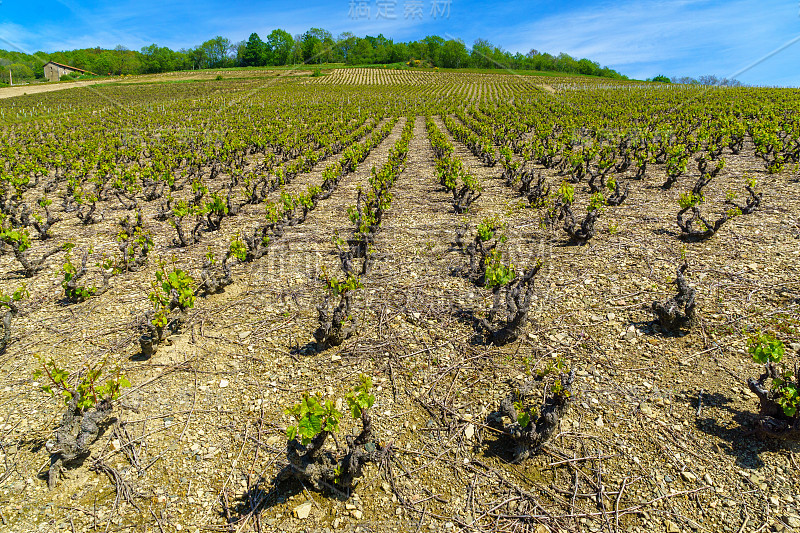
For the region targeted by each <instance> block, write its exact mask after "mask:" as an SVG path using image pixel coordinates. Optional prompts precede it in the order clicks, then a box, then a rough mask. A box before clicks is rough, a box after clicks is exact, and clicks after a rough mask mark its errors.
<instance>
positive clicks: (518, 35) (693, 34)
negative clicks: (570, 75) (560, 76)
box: [507, 0, 800, 83]
mask: <svg viewBox="0 0 800 533" xmlns="http://www.w3.org/2000/svg"><path fill="white" fill-rule="evenodd" d="M797 34H800V19H798V14H797V6H796V5H791V4H789V3H788V2H783V1H779V0H767V1H764V2H760V3H758V4H755V3H753V2H749V1H744V0H739V1H735V2H726V3H718V2H709V1H697V0H683V1H671V0H666V1H665V0H651V1H644V2H626V3H624V4H615V5H614V6H603V7H602V9H599V8H598V9H597V10H596V11H592V12H587V11H585V10H581V11H575V10H573V11H570V12H565V13H559V14H555V15H551V16H548V17H545V18H543V19H539V20H537V21H535V22H533V23H528V24H524V23H523V24H520V25H518V26H517V28H516V31H515V32H513V34H512V35H511V36H510V37H511V38H512V39H514V41H515V42H513V43H509V44H508V46H509V47H510V48H511V49H516V50H521V51H522V50H527V49H530V48H536V49H538V50H543V51H552V52H560V51H563V52H566V53H568V54H570V55H573V56H578V57H588V58H590V59H592V60H595V61H598V62H599V63H601V64H603V65H609V66H612V67H613V68H616V69H618V70H620V71H622V72H624V73H627V74H629V75H631V76H633V77H646V76H652V75H654V74H657V73H659V72H662V71H663V72H669V73H672V74H678V75H682V74H686V75H693V76H697V75H702V74H707V73H716V74H718V75H720V76H727V75H730V74H732V73H734V72H736V71H738V70H740V69H741V68H742V67H744V66H746V65H747V64H749V63H750V62H752V61H754V60H756V59H758V57H761V56H762V55H764V54H766V53H767V52H769V51H770V50H771V49H774V48H775V47H777V46H778V45H780V44H782V43H783V42H785V41H786V40H788V39H789V38H791V37H794V36H795V35H797ZM507 38H508V37H507ZM798 49H800V47H798ZM782 54H783V55H781V54H779V55H776V56H775V57H774V58H772V59H771V60H770V62H776V63H779V62H782V61H788V60H790V59H791V58H792V56H793V57H794V58H797V57H798V55H797V52H795V51H794V50H791V49H787V50H786V51H785V54H784V53H782ZM793 61H794V60H793ZM795 64H797V63H795ZM756 73H757V72H756V71H755V69H754V70H753V71H752V72H751V73H750V76H749V78H752V77H753V74H756ZM761 73H762V74H767V75H768V76H769V74H768V73H767V72H766V71H765V70H763V69H762V72H761ZM745 77H747V75H746V74H742V78H745ZM753 81H754V82H755V81H756V80H753ZM797 82H800V79H797V80H796V81H795V83H797Z"/></svg>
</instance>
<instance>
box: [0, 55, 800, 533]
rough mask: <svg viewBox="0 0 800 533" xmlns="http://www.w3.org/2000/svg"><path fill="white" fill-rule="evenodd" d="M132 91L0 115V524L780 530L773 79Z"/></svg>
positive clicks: (797, 291) (47, 96)
mask: <svg viewBox="0 0 800 533" xmlns="http://www.w3.org/2000/svg"><path fill="white" fill-rule="evenodd" d="M162 78H163V79H160V80H159V81H156V82H147V83H144V82H142V83H130V84H110V85H98V86H95V87H81V88H75V89H70V90H64V91H54V92H49V93H42V94H35V95H26V96H19V97H15V98H8V99H4V100H0V117H2V121H3V129H2V134H0V151H1V152H2V156H3V165H2V168H1V169H0V170H1V172H0V179H1V180H2V189H0V211H1V212H2V213H0V239H1V240H2V254H0V273H2V274H1V275H0V306H1V307H2V312H3V323H2V325H3V331H2V335H0V354H1V355H0V365H2V372H3V375H4V377H5V383H4V384H3V385H2V387H0V405H2V409H0V523H2V528H0V529H2V530H4V531H54V530H64V531H95V530H96V531H131V532H133V531H137V532H138V531H142V532H145V531H153V532H156V531H160V532H166V531H181V530H185V531H191V532H195V531H220V532H235V531H237V532H238V531H276V530H277V531H299V530H308V531H326V530H327V531H333V530H346V531H349V530H360V531H390V530H391V531H412V530H417V531H424V530H436V531H440V530H452V531H455V530H464V531H532V532H536V533H542V532H547V531H552V532H555V531H609V532H610V531H632V532H633V531H667V532H670V533H673V532H674V533H677V532H681V531H687V532H689V531H726V532H728V531H729V532H734V533H735V532H741V531H781V530H784V529H785V530H789V531H790V530H794V529H800V516H798V515H799V514H800V513H798V512H797V509H798V507H800V481H799V480H798V464H797V461H798V460H800V458H797V457H795V453H794V452H795V451H797V450H796V448H795V446H796V444H794V442H795V441H797V440H798V439H800V415H798V411H797V409H798V406H800V392H799V391H800V378H798V376H797V375H796V372H797V370H796V366H795V365H796V363H797V360H798V356H799V355H798V351H799V350H800V313H799V312H798V309H799V308H800V285H799V284H798V272H799V271H800V246H798V243H799V242H800V241H798V239H800V174H799V173H798V163H800V92H798V91H796V90H788V89H756V88H709V87H698V86H671V85H664V84H648V83H639V82H628V81H612V80H592V79H590V78H580V77H564V78H559V77H536V76H513V75H509V74H479V73H455V72H447V73H444V72H443V73H439V72H423V71H392V70H384V69H340V70H333V71H331V72H330V73H325V74H324V75H321V76H315V75H308V74H307V73H302V75H297V74H296V73H291V74H287V75H284V74H283V73H279V72H277V71H276V72H273V73H271V74H270V75H269V76H268V77H257V76H255V75H248V76H246V77H242V78H237V79H192V80H183V81H182V82H178V81H177V80H176V81H175V82H173V83H168V82H164V80H167V81H169V80H168V78H169V76H167V75H164V76H162Z"/></svg>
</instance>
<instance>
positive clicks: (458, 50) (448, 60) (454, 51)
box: [439, 39, 469, 68]
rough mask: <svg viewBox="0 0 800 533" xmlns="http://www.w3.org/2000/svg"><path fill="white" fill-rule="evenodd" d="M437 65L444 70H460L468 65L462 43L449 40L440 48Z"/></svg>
mask: <svg viewBox="0 0 800 533" xmlns="http://www.w3.org/2000/svg"><path fill="white" fill-rule="evenodd" d="M439 56H440V59H439V61H440V63H439V65H440V66H442V67H445V68H462V67H466V66H467V64H468V63H469V54H468V53H467V47H466V46H465V45H464V43H463V41H460V40H455V39H451V40H449V41H447V42H445V43H444V45H443V46H442V49H441V52H440V54H439Z"/></svg>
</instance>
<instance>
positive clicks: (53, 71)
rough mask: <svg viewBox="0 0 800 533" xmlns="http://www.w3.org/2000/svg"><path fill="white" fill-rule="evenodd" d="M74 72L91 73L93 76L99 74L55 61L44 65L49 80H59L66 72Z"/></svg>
mask: <svg viewBox="0 0 800 533" xmlns="http://www.w3.org/2000/svg"><path fill="white" fill-rule="evenodd" d="M72 73H77V74H91V75H92V76H97V74H95V73H94V72H89V71H88V70H83V69H80V68H76V67H70V66H69V65H62V64H61V63H56V62H55V61H48V62H47V63H45V65H44V77H45V78H47V80H48V81H58V80H60V79H61V76H63V75H64V74H72Z"/></svg>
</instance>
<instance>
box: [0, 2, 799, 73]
mask: <svg viewBox="0 0 800 533" xmlns="http://www.w3.org/2000/svg"><path fill="white" fill-rule="evenodd" d="M434 2H436V3H437V4H438V5H437V7H438V9H437V13H436V14H435V15H434V13H432V11H433V10H434ZM359 5H361V6H362V7H364V6H366V7H368V9H369V14H368V15H367V13H366V11H365V10H364V11H362V12H361V13H360V14H359V13H357V12H356V11H355V10H354V8H357V7H358V6H359ZM379 11H380V12H381V14H382V15H384V16H379ZM407 11H408V13H407ZM406 15H409V16H406ZM311 27H321V28H324V29H326V30H328V31H330V32H331V33H333V34H334V36H335V35H337V34H339V33H341V32H344V31H351V32H353V33H355V34H356V35H360V36H363V35H377V34H378V33H383V34H384V35H385V36H387V37H390V38H393V39H395V40H403V41H406V40H416V39H420V38H422V37H424V36H426V35H430V34H437V35H441V36H445V37H454V38H455V37H457V38H460V39H462V40H464V42H465V43H466V44H467V45H468V46H469V45H471V44H472V42H474V40H475V39H476V38H479V37H480V38H485V39H488V40H490V41H491V42H492V43H494V44H495V45H500V46H502V47H503V48H504V49H506V50H510V51H512V52H522V53H526V52H527V51H528V50H530V49H531V48H535V49H537V50H539V51H543V52H550V53H554V54H557V53H559V52H566V53H568V54H570V55H573V56H577V57H588V58H590V59H592V60H595V61H598V62H599V63H601V64H602V65H604V66H605V65H607V66H610V67H612V68H614V69H616V70H618V71H620V72H622V73H623V74H626V75H628V76H630V77H633V78H640V79H643V78H647V77H652V76H654V75H656V74H661V73H663V74H666V75H668V76H673V75H676V76H693V77H697V76H700V75H703V74H715V75H717V76H719V77H723V76H731V75H733V74H737V76H736V77H737V78H738V79H740V80H741V81H743V82H745V83H749V84H758V85H781V86H795V87H797V86H800V40H798V42H795V43H794V44H791V45H789V46H787V47H786V48H785V49H783V50H781V51H779V52H777V53H775V54H774V55H772V56H771V57H768V58H766V59H763V58H764V57H765V56H768V55H769V54H770V53H771V52H774V51H775V50H776V49H778V48H780V47H781V46H784V45H786V44H787V43H789V42H791V41H792V40H793V39H795V38H798V37H800V1H799V0H761V1H752V0H732V1H719V0H618V1H613V2H612V1H605V0H578V1H575V2H569V3H563V2H548V1H516V2H493V3H491V4H489V3H488V2H479V1H475V0H469V1H467V0H450V1H449V2H448V1H446V0H335V1H334V2H318V1H315V0H306V1H304V2H291V1H288V2H274V1H261V2H251V1H243V0H228V1H225V2H221V1H218V0H194V1H190V0H177V1H171V0H163V1H160V2H157V1H153V0H136V1H132V0H120V1H114V2H108V1H97V0H92V1H78V0H56V1H51V0H2V2H0V48H4V49H11V48H17V49H21V50H24V51H27V52H33V51H36V50H44V51H48V52H49V51H56V50H64V49H73V48H84V47H94V46H100V47H104V48H112V47H114V46H116V45H118V44H122V45H124V46H126V47H128V48H131V49H139V48H141V47H142V46H145V45H148V44H150V43H154V42H155V43H158V44H159V45H166V46H169V47H170V48H174V49H179V48H189V47H192V46H195V45H197V44H200V43H202V42H203V41H205V40H208V39H210V38H211V37H214V36H215V35H222V36H224V37H227V38H229V39H231V41H234V42H235V41H240V40H244V39H247V37H248V36H249V35H250V33H252V32H257V33H259V35H261V36H262V38H263V37H265V36H266V35H267V34H268V33H269V32H270V31H271V30H272V29H274V28H282V29H285V30H287V31H288V32H289V33H291V34H293V35H294V34H299V33H303V32H304V31H306V30H307V29H309V28H311ZM762 59H763V60H762ZM748 66H750V68H749V69H747V70H746V71H744V72H740V71H741V70H742V69H744V68H745V67H748Z"/></svg>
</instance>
